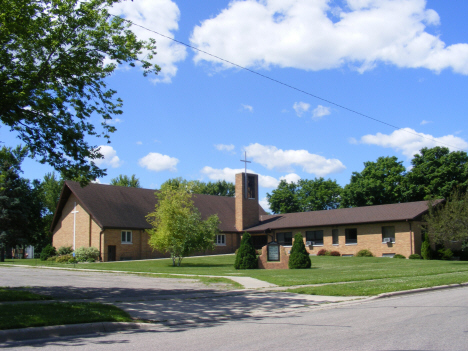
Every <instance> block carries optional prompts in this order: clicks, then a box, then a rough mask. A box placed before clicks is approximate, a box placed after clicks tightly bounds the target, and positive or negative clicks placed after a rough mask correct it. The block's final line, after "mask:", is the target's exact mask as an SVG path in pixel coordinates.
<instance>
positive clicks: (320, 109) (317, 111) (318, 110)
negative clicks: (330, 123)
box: [312, 105, 331, 121]
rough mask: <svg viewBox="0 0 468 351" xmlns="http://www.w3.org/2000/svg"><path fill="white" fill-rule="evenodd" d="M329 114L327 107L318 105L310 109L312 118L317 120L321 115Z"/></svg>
mask: <svg viewBox="0 0 468 351" xmlns="http://www.w3.org/2000/svg"><path fill="white" fill-rule="evenodd" d="M329 114H331V112H330V108H329V107H325V106H322V105H318V106H317V108H315V109H314V110H313V111H312V119H313V120H316V121H317V120H319V119H320V118H322V117H323V116H328V115H329Z"/></svg>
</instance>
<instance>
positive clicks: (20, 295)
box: [0, 288, 52, 302]
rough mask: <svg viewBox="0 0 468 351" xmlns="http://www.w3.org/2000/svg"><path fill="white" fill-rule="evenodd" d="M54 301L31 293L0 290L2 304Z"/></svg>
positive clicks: (6, 289)
mask: <svg viewBox="0 0 468 351" xmlns="http://www.w3.org/2000/svg"><path fill="white" fill-rule="evenodd" d="M37 300H52V298H51V297H50V296H44V295H39V294H34V293H32V292H29V291H24V290H16V289H12V288H0V302H3V301H37Z"/></svg>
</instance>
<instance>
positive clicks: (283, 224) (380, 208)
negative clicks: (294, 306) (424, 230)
mask: <svg viewBox="0 0 468 351" xmlns="http://www.w3.org/2000/svg"><path fill="white" fill-rule="evenodd" d="M442 201H444V200H436V201H435V204H439V203H440V202H442ZM427 211H428V202H427V201H417V202H406V203H398V204H390V205H376V206H365V207H353V208H340V209H336V210H326V211H312V212H300V213H287V214H280V215H268V216H261V217H260V218H261V221H260V224H258V225H256V226H253V227H251V228H248V229H247V230H248V231H249V232H263V231H265V230H269V229H287V228H303V227H319V226H336V225H345V224H358V223H375V222H394V221H405V220H421V219H422V216H423V215H424V214H426V213H427Z"/></svg>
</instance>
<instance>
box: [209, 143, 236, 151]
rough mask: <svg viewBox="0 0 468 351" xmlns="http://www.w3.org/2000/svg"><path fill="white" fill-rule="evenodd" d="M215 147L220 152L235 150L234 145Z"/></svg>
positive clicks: (218, 145)
mask: <svg viewBox="0 0 468 351" xmlns="http://www.w3.org/2000/svg"><path fill="white" fill-rule="evenodd" d="M214 147H215V148H216V149H217V150H219V151H232V150H234V147H235V146H234V145H233V144H229V145H225V144H216V145H215V146H214Z"/></svg>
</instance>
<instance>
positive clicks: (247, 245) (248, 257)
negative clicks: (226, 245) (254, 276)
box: [234, 232, 258, 269]
mask: <svg viewBox="0 0 468 351" xmlns="http://www.w3.org/2000/svg"><path fill="white" fill-rule="evenodd" d="M234 268H235V269H256V268H258V259H257V251H256V250H255V248H254V245H253V242H252V237H251V236H250V234H249V233H247V232H245V233H244V234H243V235H242V240H241V243H240V246H239V249H238V250H237V254H236V260H235V262H234Z"/></svg>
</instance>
